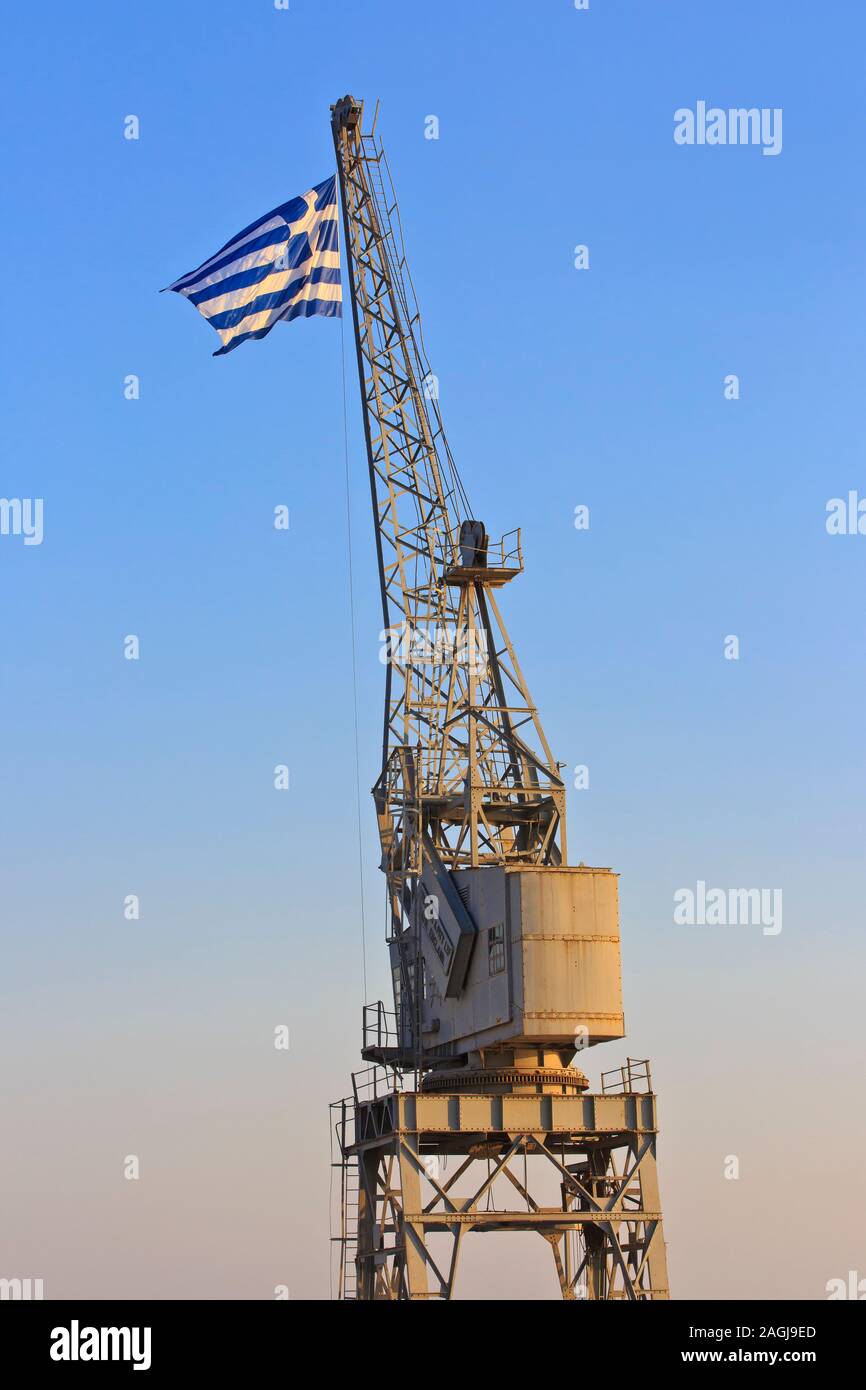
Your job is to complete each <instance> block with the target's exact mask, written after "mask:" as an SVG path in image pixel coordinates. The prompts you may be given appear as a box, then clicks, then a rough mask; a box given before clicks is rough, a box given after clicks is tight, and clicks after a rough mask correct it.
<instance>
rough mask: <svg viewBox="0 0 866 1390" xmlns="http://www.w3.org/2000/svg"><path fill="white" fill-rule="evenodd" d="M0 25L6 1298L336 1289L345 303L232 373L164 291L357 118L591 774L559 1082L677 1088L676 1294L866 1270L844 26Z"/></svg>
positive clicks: (505, 0) (145, 12)
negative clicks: (584, 933) (31, 524)
mask: <svg viewBox="0 0 866 1390" xmlns="http://www.w3.org/2000/svg"><path fill="white" fill-rule="evenodd" d="M3 28H4V34H3V37H4V43H3V49H4V56H3V60H2V61H3V67H4V74H3V82H2V84H0V87H2V96H0V100H2V103H3V107H4V110H3V126H4V130H5V132H6V140H5V142H4V143H5V153H4V183H5V187H6V193H7V212H6V217H5V219H4V236H5V242H6V246H5V264H6V267H7V270H6V276H5V282H4V316H5V325H4V332H3V334H2V344H0V353H2V357H3V392H4V396H3V409H2V419H3V434H4V440H3V443H4V448H3V469H2V482H0V493H2V495H3V496H5V497H41V498H43V499H44V517H45V521H44V526H45V535H44V541H43V544H42V545H40V546H30V547H25V546H24V545H23V544H22V541H21V538H20V537H13V536H0V586H2V598H3V637H4V640H3V646H2V655H0V661H2V672H0V711H2V720H3V728H4V748H3V758H2V766H0V781H2V795H0V871H2V881H0V914H2V929H3V930H2V938H3V968H2V981H0V989H2V998H0V1031H2V1045H3V1055H4V1058H5V1067H4V1087H3V1089H4V1091H5V1093H6V1094H5V1099H4V1110H5V1118H4V1129H5V1131H6V1139H5V1142H4V1144H3V1146H2V1151H0V1187H2V1191H3V1193H4V1207H5V1213H4V1231H5V1234H4V1240H3V1257H2V1258H3V1268H2V1269H0V1275H2V1276H4V1277H14V1276H17V1277H27V1276H31V1277H42V1278H44V1280H45V1293H46V1297H63V1296H76V1295H81V1296H85V1297H107V1296H119V1297H127V1296H128V1297H146V1296H155V1297H171V1296H174V1297H192V1296H198V1297H202V1296H204V1297H249V1298H268V1297H271V1296H272V1292H273V1288H274V1286H275V1285H276V1284H278V1283H285V1284H288V1285H289V1287H290V1290H291V1293H292V1296H293V1297H299V1298H300V1297H321V1296H326V1295H327V1291H328V1260H329V1246H328V1185H329V1178H330V1170H329V1168H328V1162H329V1155H328V1113H327V1102H328V1101H329V1100H331V1099H333V1098H336V1097H338V1096H340V1095H343V1094H345V1093H346V1092H347V1091H348V1090H349V1075H350V1071H351V1070H352V1068H353V1067H357V1066H359V1065H360V1062H359V1057H358V1048H359V1021H360V1011H361V1003H362V1000H363V994H364V986H363V979H362V963H361V945H360V925H359V919H360V890H359V874H358V843H357V828H356V814H357V812H356V779H355V746H354V736H353V727H352V692H351V681H352V675H351V669H352V668H351V629H350V622H349V616H348V592H349V589H348V565H347V525H346V485H345V476H344V436H343V417H342V394H341V350H345V353H346V361H347V366H348V373H349V375H348V385H349V446H350V478H351V482H350V499H349V500H350V510H351V518H352V535H353V545H354V568H355V602H356V641H357V649H358V663H359V671H358V683H359V721H360V763H361V810H362V821H363V861H364V886H363V891H364V902H365V908H366V921H367V938H368V939H367V957H368V984H367V994H368V997H369V998H370V999H375V998H377V997H379V995H380V994H382V993H383V991H384V989H385V988H386V954H385V949H384V946H383V945H382V937H383V933H384V891H383V888H384V885H383V880H382V877H381V875H380V874H379V873H378V870H377V868H376V864H377V860H378V853H377V850H376V844H375V821H374V818H373V809H372V802H371V800H370V798H369V795H368V791H367V789H368V788H369V786H370V785H371V784H372V782H373V780H374V777H375V775H376V772H377V766H376V762H377V753H378V740H379V730H380V725H381V700H382V669H381V667H380V665H379V661H378V647H379V642H378V634H379V628H380V620H379V615H378V611H377V604H378V594H377V581H376V574H375V562H374V550H373V541H372V533H371V525H370V517H369V493H368V484H367V479H366V472H365V468H366V464H365V460H364V456H363V445H362V438H361V430H360V414H359V410H358V404H357V385H356V382H355V380H354V377H353V375H352V372H353V370H354V366H353V356H352V353H351V349H352V344H351V336H350V327H349V325H350V322H351V320H350V319H347V320H346V321H345V323H344V334H345V341H343V342H341V337H342V335H341V327H340V325H339V324H338V323H337V322H335V321H325V320H313V321H310V322H299V323H294V324H291V325H288V326H279V327H277V328H276V329H275V330H274V332H273V333H272V334H271V335H270V337H269V338H267V339H266V340H265V341H264V342H261V343H251V344H248V345H246V346H244V347H242V348H241V349H239V350H238V351H237V352H236V353H233V354H232V355H231V356H229V357H227V358H224V359H218V360H214V359H213V358H212V357H211V353H212V352H213V350H214V348H215V347H216V346H217V339H216V335H215V334H214V333H213V330H211V329H209V328H208V326H207V325H206V324H205V322H204V321H203V320H202V319H201V318H200V317H199V316H198V315H197V314H196V313H194V311H193V310H192V309H191V308H190V306H189V305H187V304H186V303H184V302H183V301H182V300H181V299H180V298H178V297H177V296H173V295H162V296H160V295H159V294H158V293H157V291H158V290H159V289H160V288H161V287H162V286H164V285H166V284H168V283H169V282H170V281H171V280H173V279H175V278H176V277H177V276H179V275H181V274H182V273H184V272H185V271H187V270H189V269H191V268H192V267H194V266H195V265H197V264H198V263H199V262H200V261H202V260H203V259H204V258H205V257H206V256H208V255H209V254H211V253H212V252H214V251H215V250H216V249H217V248H218V247H219V246H221V245H222V244H223V242H225V241H226V240H227V239H228V238H229V237H230V236H231V235H232V234H233V233H234V232H236V231H238V230H239V229H240V228H241V227H243V226H245V225H246V224H247V223H248V222H250V221H252V220H253V219H254V218H256V217H258V216H259V215H261V214H262V213H264V212H266V211H267V210H268V209H270V208H272V207H274V206H276V205H277V204H279V203H281V202H283V201H285V200H286V199H287V198H289V197H292V196H294V195H296V194H298V193H301V192H304V191H306V190H307V189H308V188H310V187H311V186H312V185H313V184H314V183H316V182H318V181H320V180H322V179H324V178H326V177H327V176H328V175H329V173H330V172H332V170H333V150H332V146H331V138H330V128H329V109H328V108H329V105H330V104H331V102H333V101H334V100H336V99H337V98H338V97H339V96H342V95H343V94H344V93H345V92H347V91H351V92H352V93H353V94H354V95H356V96H357V97H362V98H364V99H365V100H366V101H367V103H368V106H369V107H371V108H372V106H374V105H375V100H376V98H377V97H379V98H381V111H380V117H379V132H380V134H381V135H382V137H383V139H384V142H385V145H386V149H387V151H388V155H389V160H390V163H391V168H392V171H393V174H394V178H395V181H396V185H397V190H398V194H399V196H400V202H401V211H402V217H403V225H404V231H405V237H406V243H407V247H408V251H409V256H410V263H411V266H412V271H413V276H414V279H415V284H416V288H417V292H418V297H419V301H420V304H421V308H422V313H423V315H424V323H425V337H426V341H427V346H428V349H429V352H430V356H431V360H432V364H433V369H434V371H435V372H436V373H437V375H438V376H439V380H440V392H441V406H442V411H443V417H444V420H445V423H446V428H447V429H448V432H449V438H450V441H451V444H452V448H453V451H454V454H455V457H456V459H457V461H458V466H459V467H460V469H461V472H462V476H463V479H464V482H465V484H466V487H467V491H468V493H469V496H470V498H471V499H472V502H473V505H474V507H475V510H476V512H477V513H478V514H480V515H481V516H482V517H483V518H484V520H485V522H486V523H487V526H488V529H489V531H490V533H491V535H498V534H499V533H500V532H502V531H507V530H509V529H511V528H512V527H513V526H517V525H520V526H521V527H522V528H523V539H524V549H525V557H526V573H525V575H524V576H523V577H522V578H521V579H520V580H519V581H517V582H516V583H515V584H513V585H512V586H511V587H510V589H509V590H508V592H507V593H506V595H505V614H506V619H507V621H508V623H509V627H510V630H511V634H512V636H513V638H514V640H515V642H516V644H517V648H518V651H519V654H520V659H521V664H522V666H523V669H524V672H525V674H526V676H527V678H528V680H529V684H530V688H531V689H532V691H533V694H534V696H535V698H536V700H537V702H538V704H539V707H540V710H541V714H542V718H543V721H544V724H545V728H546V731H547V734H548V737H549V740H550V742H551V745H552V747H553V749H554V750H555V753H556V755H557V756H558V757H559V758H561V759H562V760H563V761H564V762H565V763H567V765H568V767H569V768H572V767H574V765H575V764H577V763H585V764H587V765H588V766H589V768H590V789H589V790H587V791H580V792H577V791H572V792H570V794H569V849H570V858H571V861H572V862H578V861H580V860H583V861H585V862H587V863H596V864H603V865H611V866H613V867H614V868H615V869H617V870H618V871H619V872H620V873H621V875H622V877H621V880H620V893H621V907H622V931H623V951H624V955H623V979H624V989H625V1007H626V1020H627V1024H628V1029H629V1036H628V1039H627V1042H626V1043H624V1044H623V1045H622V1046H621V1047H620V1046H611V1047H608V1048H606V1049H601V1050H597V1051H595V1052H593V1053H591V1054H590V1055H589V1056H588V1057H587V1058H586V1059H585V1060H586V1069H587V1070H588V1071H589V1074H590V1076H591V1078H592V1079H593V1080H594V1081H596V1080H597V1075H598V1071H599V1069H601V1068H606V1067H608V1066H613V1065H615V1064H617V1063H618V1062H619V1061H620V1059H621V1058H622V1057H624V1056H625V1055H626V1054H627V1053H628V1054H630V1055H632V1056H636V1057H645V1056H649V1057H651V1059H652V1063H653V1074H654V1079H655V1082H656V1088H657V1090H658V1093H659V1098H660V1100H659V1104H660V1114H661V1122H662V1134H661V1139H660V1146H659V1160H660V1174H661V1184H662V1198H663V1202H664V1208H665V1221H666V1235H667V1240H668V1247H669V1261H670V1273H671V1286H672V1291H673V1293H674V1295H675V1296H676V1295H678V1296H680V1297H685V1296H695V1297H701V1298H734V1297H740V1296H745V1297H753V1298H760V1297H767V1296H780V1297H785V1298H821V1297H824V1296H825V1293H824V1290H825V1285H826V1282H827V1280H828V1279H830V1278H833V1277H845V1276H846V1275H847V1271H848V1270H849V1269H855V1270H858V1271H859V1272H860V1275H861V1277H862V1276H864V1275H866V1216H864V1206H863V1203H864V1196H863V1184H862V1180H861V1179H862V1159H861V1155H862V1152H863V1146H864V1143H866V1120H864V1117H863V1107H862V1102H861V1092H862V1059H863V1048H864V1032H866V1029H864V1021H863V973H864V965H866V960H864V947H863V925H864V921H863V918H864V908H863V903H864V900H866V883H864V877H866V875H864V865H863V841H864V833H863V832H864V773H866V757H864V744H863V707H864V675H866V657H864V623H863V586H864V565H866V537H863V536H850V537H830V536H828V534H827V531H826V528H825V509H826V504H827V501H828V500H829V499H830V498H833V497H839V496H842V497H844V496H846V495H847V493H848V491H849V489H859V490H860V494H861V495H863V496H866V469H864V463H863V459H864V435H866V425H864V418H863V404H862V403H863V394H864V393H863V360H864V345H866V344H864V338H866V329H864V314H863V307H864V306H863V285H864V274H863V257H862V247H863V243H864V231H866V227H864V221H866V196H864V183H863V170H862V158H861V149H860V146H861V138H860V132H861V131H862V128H863V119H864V109H863V106H864V102H863V82H862V54H863V46H864V40H866V19H864V16H863V14H862V13H860V11H859V10H858V8H857V7H855V6H851V5H848V6H835V7H826V6H824V7H822V6H816V5H814V4H813V3H805V0H785V3H782V0H765V3H763V4H762V5H760V6H756V5H754V4H753V3H749V0H730V2H729V3H728V4H727V5H725V6H724V7H718V6H698V5H695V4H694V3H693V0H668V3H666V4H663V5H646V4H639V3H620V4H614V3H603V0H591V7H590V10H589V12H587V13H580V12H576V11H575V9H574V7H573V4H572V3H570V0H542V3H537V4H535V5H530V4H527V3H516V2H515V0H496V3H492V2H491V0H474V3H473V4H471V5H466V4H458V3H456V0H448V2H447V3H439V4H436V5H413V6H406V5H404V4H399V3H396V0H369V3H366V4H364V5H357V4H352V3H348V0H345V3H328V2H327V0H315V3H314V0H291V7H290V9H289V11H288V12H282V11H275V10H274V8H273V5H272V4H269V3H267V0H257V3H249V0H247V3H241V0H212V3H210V4H209V5H208V6H207V7H206V9H203V8H202V7H201V6H200V5H191V4H187V3H175V4H169V3H167V0H155V3H150V4H148V5H138V6H117V5H114V4H108V3H104V0H102V3H94V4H91V5H88V6H86V7H85V8H84V9H81V8H80V7H78V8H74V7H70V6H68V5H60V4H56V3H55V4H48V5H41V6H38V7H36V8H33V7H31V8H30V9H29V10H28V9H27V8H26V7H25V8H21V7H19V9H18V11H17V12H16V13H14V14H12V13H10V14H7V16H6V18H5V19H4V22H3ZM698 100H705V101H707V103H708V104H710V105H718V106H722V107H728V106H758V107H773V108H775V107H781V108H782V110H783V112H784V120H783V149H782V152H781V154H780V155H778V156H777V157H775V158H768V157H764V156H763V155H762V153H761V151H760V149H757V148H750V147H746V148H743V147H726V148H709V147H703V148H697V147H693V148H689V147H680V146H677V145H676V144H675V143H674V141H673V138H672V137H673V124H674V121H673V115H674V111H675V110H676V109H677V108H680V107H685V106H691V107H694V105H695V103H696V102H697V101H698ZM130 114H134V115H137V116H138V117H139V119H140V126H141V131H140V139H139V140H138V141H128V140H125V139H124V138H123V123H124V118H125V117H126V116H127V115H130ZM431 114H433V115H436V116H438V118H439V121H440V138H439V139H438V140H436V141H432V140H426V139H425V138H424V126H425V118H426V117H427V116H429V115H431ZM578 243H585V244H587V245H588V246H589V248H590V269H589V271H576V270H575V269H574V267H573V256H574V247H575V245H577V244H578ZM129 373H135V374H137V375H138V376H139V377H140V381H141V398H140V399H139V400H138V401H127V400H125V399H124V394H123V384H124V378H125V377H126V376H127V374H129ZM729 373H736V374H737V375H738V376H739V378H740V383H741V396H740V399H739V400H738V401H728V400H725V398H724V394H723V381H724V378H725V376H726V375H727V374H729ZM279 503H284V504H286V505H287V506H289V507H290V509H291V529H290V531H289V533H288V534H282V533H277V532H275V531H274V529H273V526H272V515H273V508H274V506H276V505H277V504H279ZM579 503H583V504H586V505H588V506H589V507H590V516H591V524H590V529H589V531H588V532H586V533H579V532H577V531H575V529H574V526H573V514H574V508H575V506H576V505H577V504H579ZM129 633H134V634H137V635H138V636H139V638H140V642H141V659H140V660H139V661H138V662H128V661H126V660H124V658H123V639H124V636H125V635H126V634H129ZM727 634H736V635H738V637H739V639H740V644H741V656H740V660H739V661H737V662H732V661H726V660H725V659H724V657H723V641H724V638H725V636H726V635H727ZM277 763H286V764H288V766H289V767H290V770H291V788H290V791H289V792H287V793H279V792H276V791H275V790H274V789H273V785H272V777H273V767H274V765H275V764H277ZM698 880H704V881H706V882H707V883H708V884H710V885H712V886H722V887H766V888H781V889H782V890H783V894H784V925H783V930H782V932H781V933H780V934H779V935H778V936H772V937H771V936H765V935H763V934H762V933H761V930H760V928H759V927H756V926H752V927H726V928H720V927H717V928H710V927H697V926H695V927H682V926H676V925H674V922H673V894H674V892H675V891H676V890H677V889H678V888H680V887H689V886H691V887H694V885H695V884H696V882H697V881H698ZM131 893H135V894H138V895H139V896H140V900H141V917H140V920H139V921H138V922H129V921H126V920H125V919H124V915H123V902H124V898H125V897H126V895H127V894H131ZM280 1023H287V1024H288V1025H289V1027H290V1029H291V1040H292V1045H291V1049H290V1051H289V1052H288V1054H284V1053H278V1052H276V1051H275V1050H274V1047H273V1043H272V1039H273V1030H274V1027H275V1026H276V1025H277V1024H280ZM130 1153H134V1154H137V1155H138V1156H139V1158H140V1162H141V1178H140V1180H139V1181H138V1182H137V1183H132V1182H127V1181H125V1180H124V1177H123V1160H124V1156H125V1155H127V1154H130ZM730 1154H735V1155H737V1156H738V1158H739V1160H740V1178H739V1180H738V1181H733V1182H732V1181H726V1180H725V1178H724V1176H723V1170H724V1162H725V1157H726V1156H727V1155H730ZM488 1239H489V1240H490V1244H489V1245H488V1246H487V1247H486V1248H485V1249H484V1250H481V1249H479V1250H478V1251H477V1252H476V1250H475V1249H471V1250H470V1251H469V1252H468V1255H467V1263H466V1267H465V1283H464V1285H463V1290H462V1291H463V1294H464V1296H467V1295H473V1296H476V1297H484V1296H499V1295H503V1294H511V1295H514V1296H524V1297H553V1296H555V1293H556V1289H555V1285H554V1282H553V1268H552V1262H550V1259H549V1253H548V1251H547V1248H546V1246H544V1245H543V1242H541V1241H538V1242H537V1247H538V1248H537V1247H536V1245H535V1244H532V1242H531V1241H530V1243H529V1245H526V1241H525V1240H523V1238H522V1243H521V1244H520V1245H519V1246H518V1245H517V1244H516V1243H515V1244H512V1245H506V1246H504V1247H503V1243H502V1242H503V1239H505V1240H512V1241H516V1238H514V1237H505V1238H502V1237H497V1238H488ZM479 1245H480V1242H479ZM524 1246H526V1248H525V1249H524ZM518 1248H519V1250H520V1252H521V1258H520V1260H519V1261H518V1260H517V1259H516V1258H515V1257H514V1255H513V1251H514V1250H516V1249H518ZM509 1250H511V1251H512V1258H511V1259H510V1260H509V1259H508V1258H507V1255H508V1251H509ZM494 1255H495V1256H496V1258H493V1256H494ZM548 1266H549V1267H548ZM536 1276H537V1277H536Z"/></svg>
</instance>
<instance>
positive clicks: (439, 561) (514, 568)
mask: <svg viewBox="0 0 866 1390" xmlns="http://www.w3.org/2000/svg"><path fill="white" fill-rule="evenodd" d="M362 110H363V108H362V106H361V104H360V103H356V102H354V101H353V100H352V98H349V97H346V98H344V100H343V101H341V102H339V103H337V105H336V106H335V107H334V108H332V126H333V133H334V143H335V149H336V154H337V167H338V170H339V176H340V190H341V201H342V206H343V221H344V242H345V261H346V265H347V268H348V273H349V282H350V285H349V288H350V292H351V301H352V310H353V318H354V326H355V340H356V348H357V359H358V374H359V380H360V386H361V401H362V411H363V421H364V431H365V440H366V446H367V454H368V463H369V472H370V487H371V498H372V506H373V518H374V525H375V532H376V546H377V555H378V562H379V575H380V584H381V598H382V613H383V619H384V627H385V632H386V633H387V634H388V636H387V637H386V638H385V639H384V640H385V641H386V642H387V645H388V652H387V655H388V661H387V664H386V692H385V723H384V736H383V756H382V776H381V778H380V781H379V783H377V787H376V789H375V794H376V805H377V812H378V815H379V828H380V834H381V838H382V845H383V851H384V852H385V855H386V860H387V862H386V864H385V866H384V867H386V871H390V870H391V868H392V867H393V868H394V869H395V870H396V869H397V868H398V866H399V865H400V864H402V862H403V861H404V860H405V858H406V851H405V849H404V846H403V844H402V842H401V841H402V838H403V836H404V833H405V825H404V824H403V817H402V806H403V804H404V803H405V802H406V800H407V799H409V800H411V801H412V802H413V803H416V804H417V805H418V807H419V814H420V818H421V820H422V821H423V828H424V830H425V831H426V833H428V834H429V836H430V838H431V841H432V844H433V846H434V847H435V850H436V852H437V854H438V855H439V857H440V859H441V861H442V863H443V864H444V865H445V866H446V867H447V868H460V867H466V866H475V865H479V864H482V863H491V862H493V863H506V862H514V861H520V862H525V863H531V864H558V863H560V862H562V861H563V860H564V858H565V853H564V848H565V847H564V835H565V791H564V786H563V782H562V779H561V777H560V775H559V768H558V765H557V764H556V763H555V761H554V759H553V756H552V754H551V751H550V748H549V746H548V743H547V740H546V738H545V736H544V731H543V729H542V727H541V723H540V720H539V718H538V713H537V710H536V708H535V706H534V704H533V702H532V699H531V697H530V694H529V691H528V688H527V686H526V682H525V680H524V678H523V674H522V672H521V670H520V666H519V664H518V661H517V656H516V653H515V651H514V648H513V646H512V643H511V640H510V638H509V636H508V633H507V631H506V629H505V626H504V623H503V621H502V617H501V614H500V612H499V608H498V605H497V604H496V601H495V598H494V594H493V590H494V589H495V588H496V587H499V586H500V585H501V584H503V583H505V582H506V581H507V580H508V579H510V578H512V577H514V576H515V575H516V574H518V573H519V572H520V570H521V569H522V564H523V562H522V552H521V547H520V538H519V533H514V535H513V536H512V537H511V538H504V539H503V540H502V541H501V542H499V543H498V544H497V545H491V544H490V543H489V540H488V539H487V538H486V537H485V538H484V541H483V544H482V545H481V546H480V547H479V557H478V559H477V560H476V561H473V563H471V564H467V563H465V560H466V557H465V554H464V553H463V552H462V550H461V524H462V523H464V522H470V521H472V520H473V518H472V513H471V511H470V508H469V502H468V499H467V497H466V494H465V491H464V490H463V486H462V484H461V482H460V479H459V476H458V473H457V470H456V467H455V465H454V461H453V459H452V457H451V453H450V450H449V448H448V444H447V440H446V438H445V434H444V430H443V428H442V421H441V417H440V413H439V406H438V399H437V395H438V392H437V390H436V388H435V383H434V384H431V383H433V378H432V374H431V373H430V370H429V364H428V362H427V358H426V353H425V351H424V347H423V340H422V338H421V328H420V318H419V314H418V309H417V304H416V303H415V299H414V292H413V290H412V282H411V277H410V275H409V271H408V266H407V264H406V257H405V251H404V248H403V241H402V233H401V230H400V223H399V213H398V211H397V204H396V198H395V196H394V192H393V187H392V185H391V181H390V176H389V174H388V169H387V163H386V161H385V157H384V153H383V151H382V148H381V146H380V145H379V144H378V142H377V141H376V138H375V135H374V134H373V133H372V132H371V133H369V134H367V133H364V132H363V130H362ZM407 750H411V752H412V755H413V758H414V769H413V777H414V781H413V783H412V785H411V786H410V785H408V784H407V783H406V781H405V772H406V766H405V762H404V761H401V760H400V759H399V758H398V759H397V760H396V761H395V759H394V757H393V755H394V754H395V753H398V754H399V753H400V752H401V751H402V752H403V753H405V752H406V751H407ZM392 886H393V885H392ZM400 897H401V895H400V893H399V891H398V892H396V893H392V900H393V901H394V902H395V903H399V901H400Z"/></svg>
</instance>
